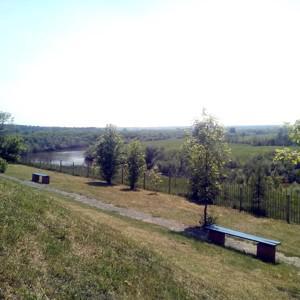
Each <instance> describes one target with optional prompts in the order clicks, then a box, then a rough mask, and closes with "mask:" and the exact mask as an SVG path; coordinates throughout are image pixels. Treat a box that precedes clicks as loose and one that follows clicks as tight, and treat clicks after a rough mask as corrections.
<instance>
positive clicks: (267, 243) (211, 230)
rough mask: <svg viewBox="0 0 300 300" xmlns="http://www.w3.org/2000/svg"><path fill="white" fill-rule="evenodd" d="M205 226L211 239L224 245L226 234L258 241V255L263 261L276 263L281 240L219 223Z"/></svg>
mask: <svg viewBox="0 0 300 300" xmlns="http://www.w3.org/2000/svg"><path fill="white" fill-rule="evenodd" d="M205 228H206V229H207V230H208V238H209V240H211V241H212V242H213V243H215V244H217V245H220V246H224V244H225V235H226V234H227V235H230V236H233V237H237V238H240V239H245V240H249V241H252V242H256V243H257V252H256V256H257V257H258V258H260V259H261V260H263V261H267V262H272V263H275V257H276V246H277V245H279V244H280V242H278V241H274V240H269V239H266V238H263V237H259V236H256V235H252V234H248V233H244V232H240V231H236V230H232V229H229V228H226V227H221V226H217V225H208V226H205Z"/></svg>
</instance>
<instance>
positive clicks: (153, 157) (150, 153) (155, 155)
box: [145, 146, 161, 170]
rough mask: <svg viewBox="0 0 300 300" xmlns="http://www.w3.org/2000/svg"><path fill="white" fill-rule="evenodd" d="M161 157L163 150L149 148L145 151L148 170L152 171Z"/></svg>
mask: <svg viewBox="0 0 300 300" xmlns="http://www.w3.org/2000/svg"><path fill="white" fill-rule="evenodd" d="M160 156H161V150H160V149H159V148H157V147H154V146H147V147H146V150H145V161H146V166H147V170H151V169H152V168H153V167H154V166H155V164H156V163H157V160H158V159H159V157H160Z"/></svg>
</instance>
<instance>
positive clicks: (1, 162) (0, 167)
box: [0, 157, 7, 173]
mask: <svg viewBox="0 0 300 300" xmlns="http://www.w3.org/2000/svg"><path fill="white" fill-rule="evenodd" d="M6 169H7V162H6V160H5V159H3V158H1V157H0V173H4V172H5V171H6Z"/></svg>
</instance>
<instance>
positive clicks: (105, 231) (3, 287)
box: [0, 179, 188, 299]
mask: <svg viewBox="0 0 300 300" xmlns="http://www.w3.org/2000/svg"><path fill="white" fill-rule="evenodd" d="M0 196H1V198H0V199H1V201H0V241H1V245H0V265H1V271H0V298H6V299H8V298H20V299H23V298H27V299H34V298H36V297H37V298H40V299H42V298H44V299H45V298H47V297H48V298H58V299H70V298H73V299H75V298H76V299H79V298H80V299H87V298H90V299H95V298H97V299H99V298H101V299H102V298H103V299H112V298H115V297H116V296H118V298H122V299H124V298H129V299H133V298H140V297H142V298H148V299H157V298H159V297H163V298H169V299H174V298H183V299H185V298H188V295H187V292H186V291H185V290H184V287H183V285H182V284H181V283H180V282H178V280H176V279H175V275H174V270H172V269H170V267H169V266H168V264H166V263H165V262H164V261H163V260H162V259H161V257H159V256H158V255H155V254H154V253H153V252H151V251H150V250H147V249H146V248H145V247H142V246H139V245H138V244H137V243H135V242H133V241H131V240H129V239H128V238H125V237H124V236H122V234H121V233H120V232H119V231H118V230H116V229H113V228H112V227H111V226H109V225H106V224H101V226H99V224H97V223H92V222H88V221H86V220H85V218H83V217H79V216H78V215H76V214H74V213H73V212H72V211H71V210H70V209H67V208H66V207H64V206H63V205H62V203H61V201H62V200H61V199H59V198H57V197H56V196H54V195H49V194H45V193H40V192H37V191H35V190H33V189H30V188H25V187H21V186H19V185H17V184H15V183H11V182H9V181H6V180H3V179H1V180H0Z"/></svg>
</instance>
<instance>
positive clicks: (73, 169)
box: [72, 161, 75, 176]
mask: <svg viewBox="0 0 300 300" xmlns="http://www.w3.org/2000/svg"><path fill="white" fill-rule="evenodd" d="M72 175H73V176H74V175H75V164H74V161H73V167H72Z"/></svg>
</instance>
